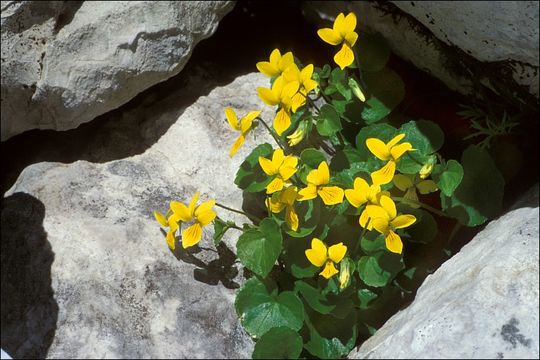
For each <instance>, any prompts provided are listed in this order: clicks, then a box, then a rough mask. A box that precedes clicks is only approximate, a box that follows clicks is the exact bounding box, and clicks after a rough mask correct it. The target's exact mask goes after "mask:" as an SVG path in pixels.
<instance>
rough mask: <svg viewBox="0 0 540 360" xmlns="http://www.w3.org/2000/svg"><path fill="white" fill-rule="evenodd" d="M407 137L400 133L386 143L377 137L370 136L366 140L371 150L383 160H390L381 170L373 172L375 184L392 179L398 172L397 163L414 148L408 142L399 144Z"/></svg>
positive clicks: (384, 182) (372, 177)
mask: <svg viewBox="0 0 540 360" xmlns="http://www.w3.org/2000/svg"><path fill="white" fill-rule="evenodd" d="M404 137H405V134H399V135H397V136H395V137H394V138H393V139H392V140H390V141H389V142H387V143H386V144H385V143H384V142H383V141H382V140H380V139H377V138H369V139H367V140H366V146H367V147H368V149H369V151H371V152H372V153H373V155H375V156H376V157H378V158H379V159H381V160H383V161H388V162H387V163H386V165H384V166H383V167H382V168H380V169H379V170H377V171H375V172H373V173H372V174H371V179H372V180H373V183H374V184H378V185H382V184H387V183H389V182H390V181H392V178H393V177H394V174H395V172H396V163H397V162H398V160H399V159H400V158H401V157H402V156H403V154H405V153H406V152H407V151H411V150H414V149H413V148H412V145H411V144H410V143H408V142H405V143H402V144H399V145H398V144H397V143H398V142H400V141H401V140H402V139H403V138H404Z"/></svg>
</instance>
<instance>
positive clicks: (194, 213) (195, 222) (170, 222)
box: [154, 192, 216, 251]
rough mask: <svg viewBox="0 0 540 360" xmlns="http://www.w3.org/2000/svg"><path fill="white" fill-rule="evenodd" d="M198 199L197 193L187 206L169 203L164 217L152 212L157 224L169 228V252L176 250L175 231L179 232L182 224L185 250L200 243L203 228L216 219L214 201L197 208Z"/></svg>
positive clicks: (173, 202) (174, 202) (206, 202)
mask: <svg viewBox="0 0 540 360" xmlns="http://www.w3.org/2000/svg"><path fill="white" fill-rule="evenodd" d="M198 199H199V192H197V193H196V194H195V195H193V198H191V201H190V203H189V205H188V206H186V205H184V204H183V203H181V202H178V201H171V203H170V209H169V210H168V211H167V214H166V215H165V216H164V215H163V214H161V213H160V212H158V211H154V217H155V218H156V220H157V222H158V223H159V224H160V225H161V226H163V227H165V228H169V231H168V232H167V237H166V239H167V245H169V248H170V249H171V250H173V251H174V249H175V248H176V231H177V230H179V229H180V230H181V229H182V225H183V224H186V228H185V229H184V230H183V231H182V247H183V248H184V249H186V248H188V247H191V246H193V245H196V244H197V243H199V241H201V238H202V232H203V227H204V226H206V225H208V224H210V223H211V222H212V221H213V220H214V219H215V218H216V212H215V211H214V210H212V207H214V205H215V204H216V201H215V200H208V201H205V202H203V203H202V204H200V205H199V206H197V200H198ZM166 216H167V217H166Z"/></svg>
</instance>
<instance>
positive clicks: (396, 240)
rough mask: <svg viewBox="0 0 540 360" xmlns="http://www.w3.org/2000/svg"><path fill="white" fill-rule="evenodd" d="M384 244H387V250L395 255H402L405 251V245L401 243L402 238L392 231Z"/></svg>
mask: <svg viewBox="0 0 540 360" xmlns="http://www.w3.org/2000/svg"><path fill="white" fill-rule="evenodd" d="M384 242H385V243H386V248H387V249H388V250H390V251H391V252H393V253H396V254H401V252H402V251H403V243H402V242H401V238H400V237H399V235H398V234H396V233H395V232H393V231H392V230H390V232H389V233H388V235H386V237H385V238H384Z"/></svg>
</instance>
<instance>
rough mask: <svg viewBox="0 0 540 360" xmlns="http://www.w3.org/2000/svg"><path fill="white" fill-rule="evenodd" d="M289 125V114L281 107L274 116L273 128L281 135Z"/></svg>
mask: <svg viewBox="0 0 540 360" xmlns="http://www.w3.org/2000/svg"><path fill="white" fill-rule="evenodd" d="M289 126H291V115H289V113H288V112H287V111H286V110H285V109H283V108H281V109H280V110H279V111H278V113H277V114H276V117H275V118H274V129H275V130H276V133H277V134H278V135H280V136H281V134H283V132H285V130H287V129H288V128H289Z"/></svg>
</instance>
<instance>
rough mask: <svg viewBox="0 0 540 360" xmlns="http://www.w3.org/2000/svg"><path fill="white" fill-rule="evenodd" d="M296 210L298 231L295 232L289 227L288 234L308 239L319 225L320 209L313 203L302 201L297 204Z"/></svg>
mask: <svg viewBox="0 0 540 360" xmlns="http://www.w3.org/2000/svg"><path fill="white" fill-rule="evenodd" d="M295 210H296V214H297V215H298V220H299V224H298V230H297V231H293V230H290V229H289V228H288V227H287V230H286V232H287V234H288V235H290V236H292V237H295V238H303V237H306V236H308V235H309V234H311V233H312V232H313V230H315V228H316V227H317V226H318V225H319V217H320V208H319V207H318V206H314V202H313V201H301V202H297V203H296V204H295ZM283 213H285V212H283Z"/></svg>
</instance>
